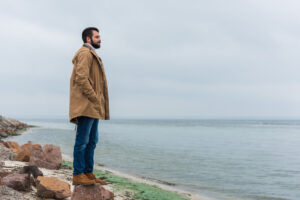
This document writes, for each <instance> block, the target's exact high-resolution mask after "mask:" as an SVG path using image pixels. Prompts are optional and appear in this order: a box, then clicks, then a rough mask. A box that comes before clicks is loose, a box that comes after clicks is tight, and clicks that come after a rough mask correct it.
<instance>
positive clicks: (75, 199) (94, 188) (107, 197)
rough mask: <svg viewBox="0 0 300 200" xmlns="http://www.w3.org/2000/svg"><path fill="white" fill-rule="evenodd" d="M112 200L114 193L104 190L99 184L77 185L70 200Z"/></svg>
mask: <svg viewBox="0 0 300 200" xmlns="http://www.w3.org/2000/svg"><path fill="white" fill-rule="evenodd" d="M94 199H97V200H113V199H114V193H112V192H111V191H109V190H106V189H105V188H104V187H102V186H101V184H100V183H95V184H94V185H86V186H85V185H77V186H75V188H74V191H73V194H72V197H71V200H94Z"/></svg>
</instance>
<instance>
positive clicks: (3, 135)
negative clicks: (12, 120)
mask: <svg viewBox="0 0 300 200" xmlns="http://www.w3.org/2000/svg"><path fill="white" fill-rule="evenodd" d="M0 137H3V138H6V137H8V134H7V133H5V132H3V133H0Z"/></svg>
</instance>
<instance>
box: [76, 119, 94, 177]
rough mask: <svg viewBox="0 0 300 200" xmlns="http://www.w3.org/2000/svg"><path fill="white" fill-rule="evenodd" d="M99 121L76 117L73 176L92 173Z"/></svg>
mask: <svg viewBox="0 0 300 200" xmlns="http://www.w3.org/2000/svg"><path fill="white" fill-rule="evenodd" d="M98 123H99V119H95V118H90V117H86V116H80V117H78V125H77V130H76V139H75V145H74V153H73V158H74V160H73V168H74V170H73V174H74V175H78V174H82V173H90V172H93V168H94V150H95V148H96V144H97V143H98Z"/></svg>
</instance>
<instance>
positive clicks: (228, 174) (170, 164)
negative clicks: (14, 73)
mask: <svg viewBox="0 0 300 200" xmlns="http://www.w3.org/2000/svg"><path fill="white" fill-rule="evenodd" d="M22 121H24V122H27V123H29V124H32V125H41V126H43V128H35V129H31V130H29V131H28V132H27V133H26V134H23V135H21V136H18V137H15V138H10V140H15V141H17V142H19V143H20V144H23V143H25V142H27V141H33V142H38V143H40V144H47V143H48V144H49V143H53V144H56V145H59V146H61V148H62V151H63V153H64V154H67V155H72V152H73V145H74V140H75V130H74V127H75V126H74V125H72V124H70V123H68V120H22ZM99 137H100V138H99V143H98V145H97V148H96V152H95V161H96V162H97V163H101V164H103V165H105V166H106V167H109V168H112V169H115V170H119V171H121V172H125V173H128V174H132V175H137V176H146V177H150V178H154V179H158V180H162V181H167V182H170V183H174V184H176V186H175V187H178V188H181V189H186V190H189V191H193V192H196V193H199V194H204V195H206V196H210V197H214V198H216V199H222V200H223V199H224V200H225V199H245V200H253V199H255V200H273V199H274V200H299V199H300V121H278V120H277V121H268V120H249V121H248V120H240V121H239V120H110V121H100V122H99Z"/></svg>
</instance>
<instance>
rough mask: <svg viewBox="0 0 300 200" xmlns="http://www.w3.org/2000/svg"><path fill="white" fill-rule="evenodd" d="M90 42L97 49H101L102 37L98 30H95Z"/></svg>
mask: <svg viewBox="0 0 300 200" xmlns="http://www.w3.org/2000/svg"><path fill="white" fill-rule="evenodd" d="M88 41H90V44H91V45H92V46H93V47H94V48H95V49H99V48H100V47H101V39H100V35H99V33H98V32H97V31H94V30H93V36H92V40H89V38H88Z"/></svg>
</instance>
